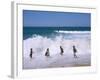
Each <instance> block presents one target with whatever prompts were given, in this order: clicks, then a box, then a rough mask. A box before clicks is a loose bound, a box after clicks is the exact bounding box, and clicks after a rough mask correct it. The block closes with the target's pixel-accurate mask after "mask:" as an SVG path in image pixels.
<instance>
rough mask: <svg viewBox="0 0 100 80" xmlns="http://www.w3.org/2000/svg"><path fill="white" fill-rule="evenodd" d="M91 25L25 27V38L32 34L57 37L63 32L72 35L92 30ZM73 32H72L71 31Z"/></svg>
mask: <svg viewBox="0 0 100 80" xmlns="http://www.w3.org/2000/svg"><path fill="white" fill-rule="evenodd" d="M90 31H91V27H38V26H37V27H29V26H25V27H23V40H25V39H27V38H30V37H32V36H34V35H35V36H36V35H40V36H43V37H48V38H50V37H55V35H56V36H59V35H61V34H63V35H68V36H69V35H70V34H71V33H73V32H90ZM70 32H71V33H70ZM73 35H75V34H73Z"/></svg>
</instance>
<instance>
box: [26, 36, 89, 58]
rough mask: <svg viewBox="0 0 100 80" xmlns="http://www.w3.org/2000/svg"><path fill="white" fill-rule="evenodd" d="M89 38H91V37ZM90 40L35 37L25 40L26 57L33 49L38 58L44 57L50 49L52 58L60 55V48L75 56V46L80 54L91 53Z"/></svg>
mask: <svg viewBox="0 0 100 80" xmlns="http://www.w3.org/2000/svg"><path fill="white" fill-rule="evenodd" d="M80 36H81V35H80ZM86 36H87V35H86ZM87 37H88V38H90V36H87ZM88 38H86V37H84V38H77V39H75V38H72V39H66V38H64V37H63V35H60V36H55V37H54V38H53V39H52V38H50V37H49V38H48V37H44V36H40V35H33V36H32V37H31V38H28V39H26V40H24V57H29V54H30V49H31V48H32V49H33V52H34V54H35V55H37V56H39V55H44V54H45V52H46V49H47V48H49V49H50V55H51V56H52V55H57V54H59V53H60V46H62V47H63V49H64V53H66V54H73V52H72V46H73V45H75V46H76V48H77V49H78V54H83V53H90V39H88Z"/></svg>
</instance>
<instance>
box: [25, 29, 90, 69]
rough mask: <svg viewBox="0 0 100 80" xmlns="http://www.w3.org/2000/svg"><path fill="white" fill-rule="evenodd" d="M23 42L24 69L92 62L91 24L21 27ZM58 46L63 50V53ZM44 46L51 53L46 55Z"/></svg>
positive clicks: (71, 65)
mask: <svg viewBox="0 0 100 80" xmlns="http://www.w3.org/2000/svg"><path fill="white" fill-rule="evenodd" d="M23 44H24V45H23V57H24V58H23V69H40V68H56V67H78V66H90V65H91V28H90V27H23ZM73 45H74V46H75V47H76V49H77V53H76V54H77V56H78V58H77V59H75V58H74V57H73ZM60 46H62V48H63V50H64V53H63V56H61V55H60V52H61V51H60ZM31 48H32V50H33V55H32V59H31V60H30V57H29V54H30V49H31ZM47 48H49V54H50V57H46V56H45V53H46V50H47Z"/></svg>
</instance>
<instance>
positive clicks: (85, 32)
mask: <svg viewBox="0 0 100 80" xmlns="http://www.w3.org/2000/svg"><path fill="white" fill-rule="evenodd" d="M55 32H57V33H73V34H74V33H84V34H87V33H89V34H90V33H91V32H90V31H64V30H60V31H55Z"/></svg>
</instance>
